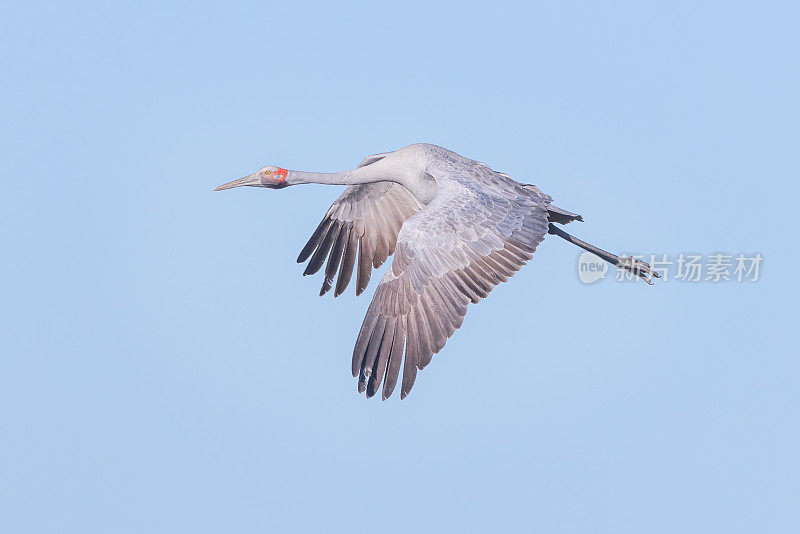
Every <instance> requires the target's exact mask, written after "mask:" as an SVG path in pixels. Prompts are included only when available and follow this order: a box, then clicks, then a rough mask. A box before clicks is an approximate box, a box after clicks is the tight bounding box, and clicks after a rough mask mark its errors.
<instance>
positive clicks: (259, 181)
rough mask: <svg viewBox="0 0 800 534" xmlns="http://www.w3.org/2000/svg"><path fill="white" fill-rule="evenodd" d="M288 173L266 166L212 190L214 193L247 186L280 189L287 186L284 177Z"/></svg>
mask: <svg viewBox="0 0 800 534" xmlns="http://www.w3.org/2000/svg"><path fill="white" fill-rule="evenodd" d="M288 173H289V171H287V170H286V169H282V168H280V167H276V166H274V165H267V166H266V167H262V168H260V169H258V170H257V171H256V172H254V173H253V174H251V175H249V176H245V177H244V178H239V179H238V180H233V181H232V182H228V183H226V184H222V185H221V186H219V187H217V188H216V189H214V191H222V190H223V189H232V188H234V187H240V186H243V185H249V186H250V187H268V188H270V189H281V188H283V187H286V186H287V185H289V184H287V183H286V175H287V174H288Z"/></svg>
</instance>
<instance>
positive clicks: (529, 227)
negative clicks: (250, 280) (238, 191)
mask: <svg viewBox="0 0 800 534" xmlns="http://www.w3.org/2000/svg"><path fill="white" fill-rule="evenodd" d="M311 183H313V184H329V185H345V186H347V188H346V189H345V190H344V192H343V193H342V195H341V196H340V197H339V198H338V199H336V201H335V202H334V203H333V205H332V206H331V207H330V209H328V212H327V213H326V214H325V217H324V218H323V219H322V222H321V223H320V224H319V226H318V227H317V229H316V230H315V231H314V233H313V234H312V236H311V238H310V239H309V240H308V243H307V244H306V246H305V247H303V250H302V251H301V252H300V255H299V256H298V258H297V262H298V263H303V262H305V261H308V265H307V267H306V269H305V272H304V273H303V275H310V274H315V273H317V272H318V271H319V270H320V269H321V268H322V266H323V264H324V265H325V274H324V280H323V282H322V289H321V291H320V296H321V295H324V294H325V293H326V292H328V291H329V290H330V289H331V288H333V287H334V280H335V282H336V285H335V288H334V291H333V294H334V296H338V295H340V294H341V293H342V292H343V291H344V290H345V288H346V287H347V286H348V284H349V283H350V280H351V277H352V274H353V271H354V270H355V272H356V283H355V288H356V295H360V294H361V293H362V292H363V291H364V289H366V287H367V284H369V279H370V275H371V273H372V269H377V268H378V267H380V266H381V264H383V262H384V261H386V259H387V258H388V257H389V256H391V255H392V254H394V260H393V261H392V265H391V267H390V268H389V269H388V270H387V271H386V274H385V275H384V277H383V279H382V280H381V282H380V284H378V288H377V289H376V290H375V295H374V296H373V298H372V302H371V303H370V305H369V308H368V309H367V315H366V317H365V318H364V322H363V323H362V325H361V330H360V331H359V333H358V338H357V339H356V344H355V349H354V350H353V360H352V372H353V376H354V377H358V391H359V392H360V393H363V392H366V396H367V397H371V396H373V395H375V393H376V392H377V391H378V389H380V387H381V383H383V390H382V398H383V399H387V398H388V397H389V396H390V395H391V394H392V392H393V391H394V389H395V386H396V385H397V381H398V378H399V375H400V368H401V366H402V369H403V379H402V385H401V392H400V397H401V398H405V397H406V396H407V395H408V393H409V392H410V391H411V387H412V386H413V385H414V381H415V379H416V376H417V370H421V369H423V368H424V367H425V366H426V365H428V364H429V363H430V361H431V358H432V357H433V355H434V354H436V353H438V352H439V351H440V350H442V347H444V345H445V343H446V342H447V339H448V338H449V337H450V336H451V335H452V334H453V332H455V331H456V330H457V329H458V328H459V327H460V326H461V323H462V322H463V320H464V315H465V314H466V313H467V306H468V305H469V304H470V303H477V302H478V301H480V300H481V299H483V298H486V296H488V294H489V292H490V291H491V290H492V289H493V288H494V286H496V285H497V284H499V283H501V282H505V281H506V280H508V279H509V278H510V277H511V276H513V275H514V273H515V272H517V271H518V270H519V269H521V268H522V266H523V265H525V263H526V262H527V261H528V260H530V259H531V258H532V257H533V252H534V251H535V250H536V247H537V246H538V245H539V243H541V242H542V240H543V239H544V237H545V235H547V234H552V235H557V236H559V237H561V238H563V239H566V240H567V241H569V242H570V243H573V244H575V245H577V246H579V247H581V248H583V249H585V250H588V251H589V252H592V253H594V254H595V255H597V256H599V257H600V258H602V259H603V260H605V261H608V262H609V263H611V264H612V265H615V266H617V267H619V268H622V269H626V270H628V271H630V272H632V273H634V274H636V275H638V276H639V277H641V278H642V279H644V280H645V281H646V282H647V283H649V284H651V283H652V282H651V278H650V277H651V276H652V277H658V276H659V274H658V273H657V272H656V271H654V270H653V269H652V268H651V267H650V265H648V264H647V263H645V262H643V261H641V260H638V259H636V258H632V257H620V256H616V255H614V254H611V253H609V252H606V251H604V250H601V249H599V248H597V247H595V246H593V245H590V244H588V243H585V242H583V241H581V240H580V239H577V238H576V237H574V236H572V235H570V234H568V233H566V232H565V231H564V230H562V229H561V228H559V227H557V226H555V224H567V223H570V222H572V221H583V218H582V217H581V216H580V215H578V214H575V213H571V212H569V211H566V210H563V209H561V208H558V207H556V206H554V205H553V204H552V198H551V197H550V196H548V195H546V194H545V193H542V192H541V191H540V190H539V188H538V187H536V186H535V185H528V184H521V183H519V182H517V181H515V180H513V179H512V178H511V177H510V176H509V175H507V174H505V173H502V172H497V171H494V170H492V169H491V168H489V167H488V166H487V165H486V164H485V163H481V162H478V161H474V160H471V159H468V158H465V157H463V156H460V155H458V154H456V153H455V152H452V151H450V150H447V149H445V148H442V147H439V146H436V145H430V144H414V145H409V146H406V147H403V148H400V149H398V150H395V151H394V152H386V153H383V154H375V155H372V156H367V157H366V158H364V160H363V161H362V162H361V163H360V164H359V165H358V167H357V168H355V169H353V170H347V171H342V172H333V173H319V172H303V171H291V170H287V169H283V168H280V167H275V166H272V165H269V166H266V167H263V168H261V169H259V170H258V171H256V172H254V173H253V174H251V175H249V176H245V177H244V178H240V179H238V180H234V181H232V182H228V183H226V184H223V185H221V186H219V187H217V188H216V189H215V191H220V190H223V189H231V188H234V187H240V186H253V187H266V188H270V189H282V188H284V187H288V186H290V185H299V184H311ZM326 260H327V261H326ZM404 356H405V357H404Z"/></svg>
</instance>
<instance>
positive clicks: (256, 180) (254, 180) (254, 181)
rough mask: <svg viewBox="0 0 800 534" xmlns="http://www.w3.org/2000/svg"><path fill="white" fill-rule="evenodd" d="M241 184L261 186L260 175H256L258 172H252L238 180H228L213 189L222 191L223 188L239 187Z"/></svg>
mask: <svg viewBox="0 0 800 534" xmlns="http://www.w3.org/2000/svg"><path fill="white" fill-rule="evenodd" d="M243 185H257V186H261V177H260V176H258V173H253V174H251V175H250V176H245V177H244V178H239V179H238V180H234V181H232V182H228V183H227V184H222V185H221V186H219V187H216V188H214V191H222V190H223V189H233V188H234V187H241V186H243Z"/></svg>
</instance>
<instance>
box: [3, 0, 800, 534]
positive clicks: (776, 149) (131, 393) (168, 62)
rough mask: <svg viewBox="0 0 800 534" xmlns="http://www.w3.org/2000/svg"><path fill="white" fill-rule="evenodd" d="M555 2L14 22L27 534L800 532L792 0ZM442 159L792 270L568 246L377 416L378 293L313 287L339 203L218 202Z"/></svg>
mask: <svg viewBox="0 0 800 534" xmlns="http://www.w3.org/2000/svg"><path fill="white" fill-rule="evenodd" d="M133 4H135V5H133ZM530 4H531V3H525V5H523V3H505V2H489V3H487V2H480V3H469V2H457V3H456V2H453V3H441V4H437V3H430V2H408V1H406V2H402V3H395V4H391V5H381V4H380V3H375V2H370V3H363V4H361V5H355V4H352V3H340V2H336V3H318V4H312V3H305V2H293V1H286V2H281V3H269V2H251V3H240V2H224V3H219V4H218V5H215V6H203V5H198V4H197V3H196V2H185V3H173V2H163V1H159V2H136V3H132V5H128V6H121V5H109V4H107V3H105V2H96V3H92V2H75V3H47V4H44V3H36V2H33V3H31V2H25V3H22V2H16V3H13V4H11V3H7V4H5V5H4V7H3V10H2V17H0V19H2V20H1V21H0V29H2V31H0V46H1V47H2V54H0V69H2V84H0V142H2V151H0V154H1V155H0V171H1V173H2V193H0V221H1V222H2V225H1V226H0V243H1V244H2V254H3V255H2V262H0V276H1V277H2V295H3V296H2V305H1V306H0V325H1V326H0V353H1V354H2V370H0V416H1V417H2V419H1V420H2V423H3V431H2V437H1V438H0V531H2V532H9V533H10V532H15V533H16V532H59V533H61V532H79V533H89V532H104V533H107V532H115V533H116V532H131V533H140V532H147V533H155V532H169V533H173V532H192V533H199V532H203V533H204V532H373V531H374V532H442V531H445V532H452V531H460V532H486V531H493V530H496V529H504V530H508V531H511V532H543V533H553V532H582V533H584V532H593V533H600V532H602V533H605V532H609V533H612V532H613V533H627V532H630V533H642V532H647V533H662V532H663V533H675V532H698V533H707V532H770V533H776V532H798V531H800V518H799V517H798V509H797V504H798V498H800V482H798V481H799V480H800V460H798V450H800V430H798V415H800V414H798V405H799V403H800V393H799V392H800V387H799V386H800V378H799V376H800V363H798V350H797V346H798V327H797V324H796V322H797V310H796V297H797V290H796V285H795V284H796V271H795V269H796V267H797V265H798V261H797V260H798V254H797V244H796V242H795V239H790V233H791V235H793V236H794V237H795V238H796V232H795V231H794V230H796V227H797V223H796V220H793V219H794V216H795V213H796V211H797V201H798V198H799V197H800V195H798V186H797V180H798V167H800V166H799V165H798V146H800V145H799V144H798V119H799V118H800V114H799V113H798V99H797V95H798V94H800V87H799V85H800V84H799V83H798V81H799V80H800V77H798V62H797V52H798V49H799V45H800V42H798V37H797V29H798V25H799V24H798V23H800V17H799V15H800V12H799V11H798V8H797V7H796V4H795V3H792V2H759V3H750V2H668V3H664V2H660V3H656V2H550V3H547V4H546V5H544V4H543V3H538V4H533V5H530ZM645 4H647V5H645ZM414 142H430V143H436V144H439V145H443V146H445V147H448V148H450V149H452V150H455V151H456V152H458V153H460V154H463V155H465V156H468V157H472V158H474V159H478V160H481V161H485V162H487V163H488V164H490V165H491V166H492V167H494V168H495V169H497V170H501V171H505V172H508V173H510V174H511V175H512V176H514V177H515V178H516V179H518V180H520V181H522V182H532V183H535V184H537V185H538V186H540V187H541V188H542V189H543V190H544V191H545V192H547V193H549V194H551V195H552V196H553V197H555V199H556V201H557V204H558V205H560V206H562V207H564V208H566V209H569V210H572V211H576V212H579V213H581V214H583V216H584V218H585V220H586V222H585V223H583V224H577V225H571V226H570V231H572V232H573V233H575V234H576V235H578V236H579V237H582V238H584V239H586V240H587V241H590V242H594V243H596V244H598V245H600V246H602V247H605V248H608V249H610V250H613V251H617V252H629V253H651V252H652V253H657V254H669V255H670V256H671V257H673V258H674V257H676V256H677V255H678V254H680V253H685V254H701V255H709V254H714V253H724V254H729V255H736V254H739V253H745V254H748V255H752V254H755V253H760V254H761V255H762V257H763V258H764V260H763V263H762V264H761V269H760V279H759V280H758V281H757V282H755V283H738V282H720V283H713V282H710V281H701V282H695V283H693V282H680V281H676V280H673V279H670V280H669V281H667V282H666V283H657V284H656V285H655V286H654V287H647V286H646V285H645V284H643V283H622V282H616V281H614V280H613V279H608V278H610V277H611V275H610V274H609V276H608V278H607V279H604V280H602V281H600V282H597V283H595V284H591V285H587V284H583V283H581V282H580V281H579V279H578V274H577V267H576V264H577V258H578V252H579V251H578V249H576V248H575V247H573V246H571V245H569V244H567V243H566V242H564V241H561V240H559V239H557V238H555V237H549V238H548V239H546V240H545V242H544V243H543V244H542V245H541V246H540V248H539V250H538V251H537V253H536V256H535V258H534V260H533V261H532V262H531V263H530V264H529V265H528V266H527V267H526V268H525V269H524V270H523V271H522V272H520V273H519V274H518V275H517V276H516V277H515V278H514V279H513V280H512V281H511V283H508V284H503V285H502V286H500V287H498V288H497V289H496V290H495V291H494V292H493V293H492V295H491V296H490V297H489V298H488V299H487V300H485V301H484V302H482V303H480V304H479V305H477V306H473V307H471V308H470V312H469V313H468V315H467V318H466V321H465V323H464V326H463V328H462V329H461V330H460V331H458V332H457V333H456V335H455V336H454V337H453V338H452V339H451V340H450V342H449V343H448V344H447V346H446V347H445V349H444V350H443V351H442V352H441V353H440V354H439V355H437V356H435V357H434V360H433V362H432V363H431V365H430V366H429V367H427V368H426V369H425V370H424V371H423V372H422V373H421V374H420V375H419V376H418V379H417V383H416V386H415V387H414V390H413V392H412V394H411V396H410V397H409V398H407V399H405V400H403V401H402V402H401V401H400V399H399V395H395V396H394V397H393V398H392V399H390V400H389V401H387V402H381V401H380V400H378V399H370V400H366V399H364V398H363V397H360V396H359V395H358V394H357V391H356V384H355V381H354V380H353V378H352V377H351V376H350V356H351V351H352V346H353V343H354V340H355V337H356V334H357V331H358V327H359V325H360V323H361V320H362V318H363V316H364V312H365V310H366V307H367V305H368V303H369V299H370V298H371V295H372V292H373V290H374V287H375V284H374V282H375V281H376V280H377V279H379V276H380V273H379V274H376V275H374V276H373V284H372V285H371V286H370V288H369V289H368V290H367V292H366V293H365V294H364V295H362V296H361V297H359V298H356V297H355V296H354V293H353V287H352V286H351V288H349V289H348V291H347V293H346V294H345V295H343V296H341V297H339V298H337V299H336V300H334V299H333V298H332V296H331V294H328V295H327V296H326V297H324V298H319V297H318V296H317V292H318V290H319V286H320V284H321V280H320V278H319V277H318V276H317V277H305V278H304V277H302V276H301V273H302V267H301V266H298V265H297V264H296V263H295V258H296V255H297V253H298V252H299V250H300V249H301V248H302V246H303V244H304V243H305V241H306V239H307V238H308V236H309V235H310V233H311V232H312V231H313V230H314V228H315V227H316V225H317V223H318V222H319V220H320V218H321V217H322V215H323V214H324V212H325V210H326V209H327V207H328V205H329V204H330V203H331V202H332V200H333V199H334V198H335V197H336V196H337V195H338V194H339V189H340V188H333V187H323V186H303V187H296V188H289V189H285V190H282V191H269V190H258V189H249V188H248V189H240V190H234V191H226V192H223V193H213V192H212V191H211V190H212V188H213V187H214V186H216V185H219V184H221V183H223V182H226V181H228V180H231V179H233V178H238V177H240V176H242V175H245V174H249V173H250V172H252V171H254V170H255V169H257V168H259V167H261V166H262V165H266V164H275V165H279V166H282V167H287V168H290V169H304V170H341V169H347V168H352V167H353V166H355V165H356V164H357V163H358V161H360V160H361V158H362V157H363V156H365V155H367V154H372V153H376V152H384V151H387V150H393V149H395V148H398V147H401V146H404V145H407V144H410V143H414Z"/></svg>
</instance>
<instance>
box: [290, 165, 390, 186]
mask: <svg viewBox="0 0 800 534" xmlns="http://www.w3.org/2000/svg"><path fill="white" fill-rule="evenodd" d="M373 167H374V165H367V166H366V167H359V168H358V169H353V170H350V171H341V172H306V171H288V173H287V175H286V183H287V184H289V185H295V184H327V185H353V184H369V183H373V182H379V181H382V180H386V179H387V174H386V171H385V170H384V171H383V172H380V171H381V170H380V169H379V168H373Z"/></svg>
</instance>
